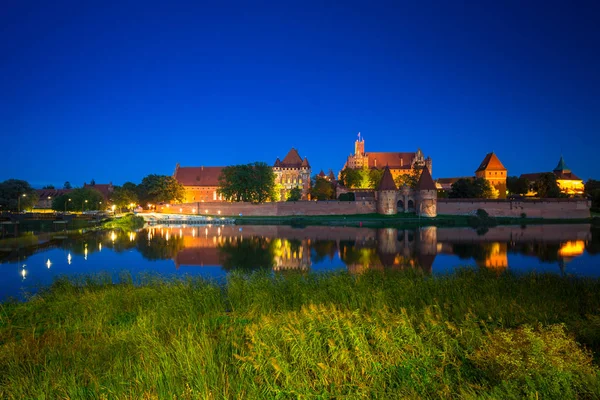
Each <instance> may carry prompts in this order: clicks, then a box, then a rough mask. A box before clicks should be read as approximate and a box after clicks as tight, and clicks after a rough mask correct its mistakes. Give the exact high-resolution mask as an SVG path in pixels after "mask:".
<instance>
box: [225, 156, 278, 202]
mask: <svg viewBox="0 0 600 400" xmlns="http://www.w3.org/2000/svg"><path fill="white" fill-rule="evenodd" d="M218 192H219V194H222V195H223V197H224V198H225V199H227V200H230V201H248V202H253V203H263V202H265V201H267V200H272V201H276V200H278V197H279V195H278V193H276V188H275V173H274V172H273V169H272V168H271V167H270V166H269V165H267V164H266V163H263V162H255V163H252V164H243V165H233V166H229V167H225V168H223V170H222V171H221V176H219V189H218Z"/></svg>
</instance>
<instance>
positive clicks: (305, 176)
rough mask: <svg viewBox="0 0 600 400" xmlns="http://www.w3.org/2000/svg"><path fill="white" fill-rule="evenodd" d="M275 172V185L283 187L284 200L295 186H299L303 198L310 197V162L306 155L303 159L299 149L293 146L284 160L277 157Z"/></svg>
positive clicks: (282, 196) (274, 166) (282, 198)
mask: <svg viewBox="0 0 600 400" xmlns="http://www.w3.org/2000/svg"><path fill="white" fill-rule="evenodd" d="M273 172H274V173H275V185H280V187H281V200H282V201H285V200H286V198H287V195H288V193H289V191H290V190H292V189H293V188H299V189H300V190H301V191H302V200H307V199H308V191H309V190H310V164H309V163H308V159H307V158H306V157H304V160H302V158H301V157H300V154H298V150H296V149H295V148H293V147H292V149H291V150H290V151H289V152H288V154H287V155H286V156H285V158H284V159H283V161H280V160H279V158H277V159H276V160H275V164H274V165H273Z"/></svg>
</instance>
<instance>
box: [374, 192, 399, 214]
mask: <svg viewBox="0 0 600 400" xmlns="http://www.w3.org/2000/svg"><path fill="white" fill-rule="evenodd" d="M377 194H378V198H377V212H378V213H379V214H384V215H394V214H397V213H398V205H397V201H398V192H396V191H395V190H382V191H380V192H378V193H377Z"/></svg>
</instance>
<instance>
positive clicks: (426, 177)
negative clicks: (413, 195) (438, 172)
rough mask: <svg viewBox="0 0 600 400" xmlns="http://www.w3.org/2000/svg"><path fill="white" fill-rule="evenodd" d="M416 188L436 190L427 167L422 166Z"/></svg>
mask: <svg viewBox="0 0 600 400" xmlns="http://www.w3.org/2000/svg"><path fill="white" fill-rule="evenodd" d="M417 189H418V190H437V188H436V186H435V182H434V181H433V178H432V177H431V174H430V173H429V168H427V167H425V168H423V172H421V177H420V178H419V182H418V183H417Z"/></svg>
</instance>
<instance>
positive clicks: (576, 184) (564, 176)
mask: <svg viewBox="0 0 600 400" xmlns="http://www.w3.org/2000/svg"><path fill="white" fill-rule="evenodd" d="M547 173H552V174H554V175H555V176H556V183H557V184H558V187H559V188H560V191H561V192H562V193H564V194H566V195H569V196H575V195H582V194H583V191H584V189H585V185H584V183H583V179H581V178H579V177H578V176H577V175H575V174H574V173H573V171H571V169H570V168H569V167H568V166H567V163H566V162H565V160H564V158H563V157H562V156H560V160H558V164H557V165H556V168H554V170H553V171H552V172H535V173H528V174H521V178H526V179H527V180H528V181H529V193H527V195H528V196H535V183H536V182H537V181H538V180H539V178H540V176H541V175H542V174H547Z"/></svg>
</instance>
